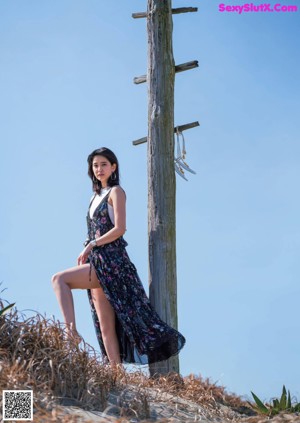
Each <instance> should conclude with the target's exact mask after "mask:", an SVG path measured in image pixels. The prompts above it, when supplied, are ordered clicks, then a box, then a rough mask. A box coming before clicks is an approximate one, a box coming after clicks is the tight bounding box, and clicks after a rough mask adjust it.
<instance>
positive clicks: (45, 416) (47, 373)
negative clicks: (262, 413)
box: [0, 301, 251, 422]
mask: <svg viewBox="0 0 300 423" xmlns="http://www.w3.org/2000/svg"><path fill="white" fill-rule="evenodd" d="M2 307H4V304H3V303H2V302H1V301H0V309H1V308H2ZM0 335H1V336H0V389H1V390H3V389H30V390H33V394H34V413H35V421H39V422H43V421H45V422H46V421H58V422H60V421H61V422H73V421H74V422H75V421H79V420H78V418H77V417H76V416H74V415H73V416H72V415H62V416H61V415H59V414H57V411H55V410H57V406H58V405H65V406H66V405H68V406H78V407H80V408H82V409H84V410H98V411H103V410H105V409H106V408H107V405H108V402H107V400H108V397H109V395H111V394H112V393H115V394H116V396H117V406H118V407H119V411H120V412H119V416H120V417H122V416H124V418H123V419H122V422H125V421H128V420H126V419H125V416H126V418H132V417H136V418H138V419H148V418H149V417H150V405H149V404H150V402H152V403H153V401H156V400H157V401H160V402H162V401H165V402H166V403H168V404H169V405H171V406H172V407H174V404H175V403H174V401H175V402H176V398H177V399H179V398H180V399H181V400H182V401H181V407H183V408H184V404H185V403H184V402H183V400H185V401H186V403H188V402H192V403H195V404H198V405H199V406H201V410H202V412H203V413H204V414H205V416H207V417H209V418H212V417H216V418H219V419H220V418H226V420H227V421H230V420H231V421H236V418H237V415H239V416H241V414H237V413H247V414H248V415H249V414H251V413H250V411H249V407H248V406H247V403H246V402H244V401H243V400H242V399H241V398H240V397H238V396H237V395H234V394H228V393H226V391H225V388H224V387H220V386H217V385H216V384H213V383H211V382H210V381H209V379H206V380H203V379H202V377H201V376H195V375H193V374H191V375H189V376H187V377H181V376H180V375H178V374H169V375H167V376H158V377H148V376H146V375H145V374H143V373H142V372H141V371H136V372H131V373H129V372H126V371H125V370H124V369H118V370H113V369H111V368H110V366H108V365H105V364H104V363H103V362H102V361H101V359H100V356H99V355H98V354H97V353H96V352H95V350H94V349H93V348H92V347H91V346H90V345H88V344H86V343H84V342H82V344H81V345H83V346H80V347H78V346H73V348H72V349H70V348H69V347H68V345H67V344H66V341H65V335H64V328H63V326H62V324H61V323H59V322H57V321H55V320H52V319H46V318H45V317H43V316H42V315H40V314H38V313H37V314H36V315H35V316H34V317H31V318H26V317H25V316H23V315H22V316H21V315H20V313H18V312H17V311H11V312H10V313H9V314H7V315H5V316H2V317H0ZM153 393H155V395H156V396H155V398H154V397H153ZM1 400H2V399H0V409H1V408H2V404H1ZM182 404H183V405H182ZM222 406H228V407H230V410H231V411H236V412H237V413H231V414H230V413H228V412H226V411H224V408H225V407H222ZM187 408H188V405H187ZM52 419H53V420H52ZM120 421H121V420H120ZM165 421H166V420H165Z"/></svg>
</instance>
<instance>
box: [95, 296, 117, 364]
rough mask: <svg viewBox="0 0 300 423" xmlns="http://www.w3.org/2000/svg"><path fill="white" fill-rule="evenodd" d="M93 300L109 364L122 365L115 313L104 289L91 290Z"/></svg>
mask: <svg viewBox="0 0 300 423" xmlns="http://www.w3.org/2000/svg"><path fill="white" fill-rule="evenodd" d="M91 295H92V299H93V302H94V305H95V309H96V312H97V316H98V319H99V322H100V328H101V334H102V338H103V343H104V346H105V350H106V353H107V356H108V359H109V362H110V363H111V365H112V366H113V367H115V365H116V364H120V363H121V358H120V348H119V341H118V338H117V334H116V328H115V318H116V316H115V311H114V309H113V307H112V306H111V304H110V302H109V301H108V299H107V298H106V295H105V294H104V292H103V289H102V288H100V289H99V288H97V289H91Z"/></svg>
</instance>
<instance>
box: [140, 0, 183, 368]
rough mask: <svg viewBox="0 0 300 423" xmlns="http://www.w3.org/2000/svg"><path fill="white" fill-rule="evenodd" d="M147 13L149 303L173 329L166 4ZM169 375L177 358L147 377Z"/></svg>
mask: <svg viewBox="0 0 300 423" xmlns="http://www.w3.org/2000/svg"><path fill="white" fill-rule="evenodd" d="M147 14H148V18H147V33H148V71H147V81H148V145H147V146H148V234H149V298H150V301H151V304H152V305H153V306H154V308H155V309H156V310H158V312H159V315H160V317H161V318H162V320H164V321H165V322H166V323H168V324H169V325H170V326H171V327H173V328H177V276H176V216H175V201H176V179H175V172H174V77H175V63H174V58H173V46H172V31H173V23H172V11H171V0H165V1H161V0H148V11H147ZM170 294H171V295H170ZM171 371H174V372H179V360H178V356H174V357H171V358H170V359H169V360H166V361H163V362H159V363H154V364H151V365H150V373H151V374H152V373H168V372H171Z"/></svg>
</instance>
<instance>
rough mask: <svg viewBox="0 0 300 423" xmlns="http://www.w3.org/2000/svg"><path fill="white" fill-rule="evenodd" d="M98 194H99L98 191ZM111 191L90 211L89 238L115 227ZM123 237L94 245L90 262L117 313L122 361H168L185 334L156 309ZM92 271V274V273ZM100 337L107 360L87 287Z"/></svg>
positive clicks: (90, 300)
mask: <svg viewBox="0 0 300 423" xmlns="http://www.w3.org/2000/svg"><path fill="white" fill-rule="evenodd" d="M95 195H96V194H95ZM108 197H109V192H108V193H107V194H106V196H105V197H104V198H103V199H102V201H101V203H100V204H99V205H98V207H97V208H96V209H95V211H94V214H93V218H90V213H89V211H90V207H91V204H92V202H93V199H94V198H93V199H92V201H91V203H90V206H89V209H88V213H87V226H88V239H87V241H86V242H89V241H90V240H93V239H95V237H97V238H98V237H99V236H100V234H101V235H103V234H105V233H106V232H108V231H109V230H110V229H112V228H113V227H114V225H113V223H112V222H111V220H110V217H109V214H108V205H107V200H108ZM127 245H128V244H127V242H126V241H125V240H124V238H123V237H120V238H118V239H116V240H115V241H113V242H110V243H108V244H104V245H102V246H100V247H94V248H93V249H92V251H91V252H90V254H89V257H88V259H87V263H90V272H91V266H93V267H94V269H95V272H96V275H97V278H98V280H99V284H100V286H101V287H102V289H103V291H104V293H105V295H106V297H107V299H108V300H109V302H110V304H111V305H112V307H113V309H114V311H115V316H116V333H117V337H118V341H119V347H120V355H121V361H122V362H124V363H136V364H149V363H154V362H157V361H162V360H167V359H168V358H169V357H171V356H173V355H176V354H178V353H179V351H180V350H181V349H182V347H183V346H184V344H185V338H184V336H183V335H182V334H181V333H179V332H178V331H177V330H175V329H173V328H171V327H170V326H168V325H167V324H166V323H165V322H163V321H162V320H161V319H160V317H159V315H158V314H157V312H156V311H155V310H154V308H153V307H152V305H151V304H150V301H149V299H148V297H147V294H146V292H145V290H144V287H143V285H142V282H141V280H140V278H139V276H138V273H137V270H136V268H135V266H134V264H133V263H132V262H131V261H130V259H129V257H128V254H127V251H126V246H127ZM90 274H91V273H90ZM87 293H88V298H89V303H90V307H91V312H92V317H93V322H94V326H95V330H96V335H97V339H98V342H99V345H100V350H101V353H102V355H103V358H104V360H106V361H107V360H108V358H107V353H106V351H105V347H104V343H103V339H102V335H101V328H100V324H99V320H98V316H97V313H96V309H95V306H94V303H93V300H92V296H91V290H90V289H88V290H87Z"/></svg>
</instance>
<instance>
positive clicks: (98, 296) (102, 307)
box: [52, 264, 121, 365]
mask: <svg viewBox="0 0 300 423" xmlns="http://www.w3.org/2000/svg"><path fill="white" fill-rule="evenodd" d="M89 273H90V264H82V265H80V266H75V267H71V268H70V269H67V270H64V271H62V272H58V273H56V274H55V275H54V276H53V277H52V284H53V289H54V291H55V294H56V297H57V300H58V303H59V305H60V309H61V312H62V315H63V318H64V321H65V323H66V326H67V332H68V334H69V335H70V337H73V338H75V341H76V337H78V334H77V330H76V322H75V311H74V303H73V296H72V292H71V290H72V289H91V293H92V297H93V301H94V304H95V308H96V312H97V315H98V318H99V322H100V327H101V333H102V336H103V342H104V346H105V350H106V352H107V355H108V359H109V361H110V362H111V363H112V364H113V365H114V364H115V363H120V362H121V360H120V352H119V343H118V339H117V335H116V331H115V312H114V310H113V307H112V306H111V304H110V302H109V301H108V299H107V298H106V296H105V294H104V292H103V289H102V288H101V287H100V285H99V281H98V279H97V276H96V273H95V270H94V268H93V267H92V271H91V277H90V275H89ZM89 279H91V280H89ZM78 340H79V339H78Z"/></svg>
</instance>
